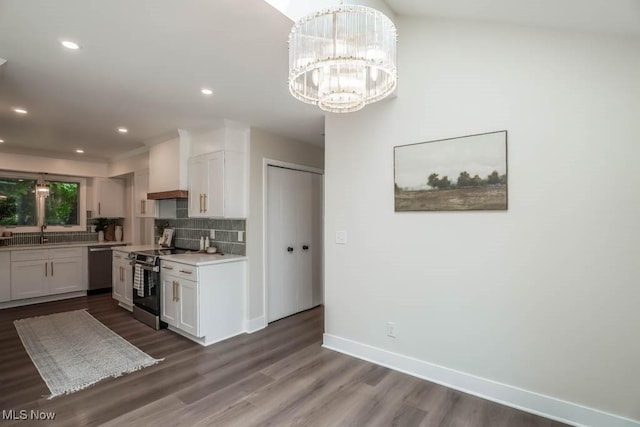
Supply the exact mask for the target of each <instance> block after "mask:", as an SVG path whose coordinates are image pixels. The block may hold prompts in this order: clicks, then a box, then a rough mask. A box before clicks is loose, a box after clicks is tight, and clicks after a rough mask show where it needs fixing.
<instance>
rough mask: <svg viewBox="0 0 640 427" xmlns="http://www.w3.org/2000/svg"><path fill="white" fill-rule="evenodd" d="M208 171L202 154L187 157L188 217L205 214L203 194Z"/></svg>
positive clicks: (205, 189)
mask: <svg viewBox="0 0 640 427" xmlns="http://www.w3.org/2000/svg"><path fill="white" fill-rule="evenodd" d="M208 180H209V178H208V171H207V163H206V159H205V158H204V157H203V156H198V157H193V158H191V159H189V217H190V218H194V217H203V216H206V213H205V210H204V196H205V193H206V191H207V182H208Z"/></svg>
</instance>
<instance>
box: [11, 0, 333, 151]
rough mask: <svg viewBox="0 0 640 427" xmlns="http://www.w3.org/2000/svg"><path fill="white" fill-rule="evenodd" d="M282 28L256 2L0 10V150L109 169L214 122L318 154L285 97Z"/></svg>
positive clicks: (62, 4)
mask: <svg viewBox="0 0 640 427" xmlns="http://www.w3.org/2000/svg"><path fill="white" fill-rule="evenodd" d="M290 29H291V21H290V20H289V19H288V18H286V17H284V16H283V15H282V14H280V13H279V12H278V11H276V10H275V9H273V8H272V7H271V6H269V5H268V4H267V3H266V2H264V1H263V0H242V1H238V0H215V1H212V0H180V1H175V0H136V1H131V0H56V1H50V0H0V58H4V59H6V60H7V63H6V64H4V65H3V66H0V139H3V140H4V141H5V142H4V143H3V144H0V150H2V151H10V152H18V153H19V152H33V150H38V153H40V154H42V155H50V156H56V157H69V156H71V158H82V159H94V158H95V159H111V158H114V157H117V156H123V155H125V154H126V153H128V152H130V151H131V150H135V149H140V148H141V147H142V148H144V147H145V146H144V144H143V143H144V142H145V141H146V142H148V141H151V142H154V141H159V140H162V139H167V137H168V136H175V135H177V129H178V128H184V129H198V128H207V127H209V126H210V127H214V126H215V125H216V124H217V123H220V120H219V119H221V118H226V119H231V120H236V121H240V122H245V123H248V124H251V125H253V126H257V127H261V128H264V129H267V130H272V131H274V132H276V133H279V134H283V135H286V136H289V137H292V138H296V139H299V140H302V141H306V142H309V143H315V144H322V142H323V139H324V137H323V136H322V133H323V131H324V116H323V114H322V113H321V112H320V110H318V109H317V108H314V107H313V106H311V105H307V104H303V103H301V102H299V101H297V100H295V99H294V98H293V97H292V96H291V95H289V92H288V88H287V67H288V50H287V38H288V34H289V30H290ZM62 38H69V39H71V40H75V41H78V42H79V43H80V44H81V46H82V48H81V49H80V50H77V51H71V50H68V49H66V48H64V47H62V46H61V45H60V44H59V40H60V39H62ZM202 87H208V88H211V89H212V90H213V92H214V93H213V95H211V96H208V97H207V96H204V95H202V94H201V93H200V90H201V88H202ZM15 106H21V107H24V108H25V109H27V110H28V114H26V115H18V114H16V113H14V112H13V111H12V107H15ZM119 126H124V127H126V128H128V129H129V132H128V133H127V134H126V135H122V134H119V133H118V132H117V128H118V127H119ZM77 148H82V149H84V150H85V153H84V154H83V155H82V156H80V155H77V154H75V152H74V150H75V149H77Z"/></svg>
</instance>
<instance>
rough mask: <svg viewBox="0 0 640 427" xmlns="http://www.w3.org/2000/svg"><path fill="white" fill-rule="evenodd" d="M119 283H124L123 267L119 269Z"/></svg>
mask: <svg viewBox="0 0 640 427" xmlns="http://www.w3.org/2000/svg"><path fill="white" fill-rule="evenodd" d="M120 281H121V282H124V267H122V266H121V267H120Z"/></svg>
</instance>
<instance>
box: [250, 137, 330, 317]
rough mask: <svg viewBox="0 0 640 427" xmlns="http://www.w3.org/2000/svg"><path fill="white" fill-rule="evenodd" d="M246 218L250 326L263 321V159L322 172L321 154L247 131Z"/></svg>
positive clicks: (319, 150)
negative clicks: (247, 178)
mask: <svg viewBox="0 0 640 427" xmlns="http://www.w3.org/2000/svg"><path fill="white" fill-rule="evenodd" d="M249 147H250V148H249V153H250V154H249V157H250V159H249V167H250V171H249V177H250V178H249V216H248V217H247V256H248V257H249V277H248V283H249V292H248V300H249V301H248V304H249V307H248V312H249V316H248V317H249V320H250V322H252V324H254V325H259V324H261V323H262V322H264V319H263V317H264V310H263V308H264V307H263V305H264V292H263V285H264V281H263V274H262V273H263V268H264V264H263V256H264V253H263V244H264V242H263V232H264V225H263V212H264V207H263V198H262V197H263V191H262V190H263V159H265V158H266V159H271V160H280V161H283V162H289V163H296V164H299V165H303V166H310V167H314V168H318V169H322V168H323V166H324V152H323V149H322V148H320V147H316V146H313V145H310V144H305V143H302V142H298V141H295V140H292V139H288V138H285V137H282V136H278V135H274V134H272V133H269V132H266V131H264V130H261V129H257V128H251V138H250V143H249Z"/></svg>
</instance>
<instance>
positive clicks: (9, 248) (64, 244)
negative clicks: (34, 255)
mask: <svg viewBox="0 0 640 427" xmlns="http://www.w3.org/2000/svg"><path fill="white" fill-rule="evenodd" d="M128 244H129V243H128V242H102V243H99V242H62V243H44V244H42V245H13V246H1V247H0V252H6V251H24V250H29V249H58V248H77V247H85V248H86V247H87V246H114V245H128ZM130 247H132V246H122V249H124V248H130ZM118 249H120V248H118Z"/></svg>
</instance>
